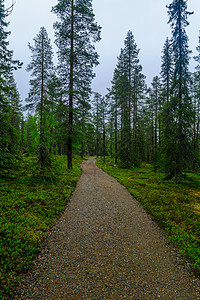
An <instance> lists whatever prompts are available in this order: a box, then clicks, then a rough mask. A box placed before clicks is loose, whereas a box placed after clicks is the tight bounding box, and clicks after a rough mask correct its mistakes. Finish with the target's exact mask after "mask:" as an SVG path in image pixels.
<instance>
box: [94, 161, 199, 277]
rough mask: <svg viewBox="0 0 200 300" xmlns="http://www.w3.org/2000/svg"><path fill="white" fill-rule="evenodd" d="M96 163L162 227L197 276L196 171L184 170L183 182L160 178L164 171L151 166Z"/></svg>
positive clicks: (197, 217)
mask: <svg viewBox="0 0 200 300" xmlns="http://www.w3.org/2000/svg"><path fill="white" fill-rule="evenodd" d="M97 166H98V167H100V168H101V169H103V170H104V171H105V172H107V173H108V174H110V175H112V176H113V177H115V178H116V179H117V180H118V181H119V182H120V183H121V184H122V185H124V186H125V187H126V188H127V189H128V191H129V192H130V193H131V195H132V196H133V197H134V198H135V199H136V200H137V201H138V202H140V203H141V204H142V206H143V207H144V209H145V210H146V211H147V212H148V213H149V214H150V215H151V217H152V219H153V220H154V221H156V223H157V224H158V225H159V226H160V227H161V228H163V229H164V231H165V232H166V233H167V235H168V237H169V241H170V242H172V243H173V245H174V246H175V247H176V248H177V249H178V250H179V252H180V253H181V254H182V255H183V258H184V259H186V260H187V261H188V262H189V265H190V267H191V269H192V271H194V272H195V273H196V275H198V276H199V275H200V174H199V173H196V174H195V173H184V174H183V175H184V179H185V180H184V183H182V184H176V183H175V182H173V181H166V180H164V178H165V174H164V173H161V172H157V174H155V172H154V168H153V166H152V165H149V164H143V165H142V166H141V167H140V168H133V169H130V170H129V169H122V168H120V167H119V166H115V164H114V159H111V158H109V157H107V158H106V161H105V163H104V162H103V160H102V159H101V158H99V159H97Z"/></svg>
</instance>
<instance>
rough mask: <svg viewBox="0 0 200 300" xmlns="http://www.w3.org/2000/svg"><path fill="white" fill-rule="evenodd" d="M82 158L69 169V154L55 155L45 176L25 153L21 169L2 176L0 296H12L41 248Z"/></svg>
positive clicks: (74, 178)
mask: <svg viewBox="0 0 200 300" xmlns="http://www.w3.org/2000/svg"><path fill="white" fill-rule="evenodd" d="M81 161H82V160H81V159H80V158H75V159H74V160H73V169H72V170H67V158H66V157H65V156H61V157H58V156H56V157H54V158H52V168H51V172H50V174H49V175H48V178H46V179H45V180H44V179H43V178H41V176H40V175H39V173H38V171H37V170H36V169H35V163H36V158H35V157H23V158H22V160H21V162H20V163H19V167H18V168H17V170H15V171H12V172H11V173H10V174H8V176H6V177H5V176H4V178H0V299H10V298H11V296H12V294H13V291H14V289H15V285H16V283H17V282H18V281H19V280H20V275H19V274H20V273H22V272H25V271H26V270H27V268H28V267H29V266H30V264H31V262H32V261H33V259H34V257H35V255H36V254H37V253H38V251H39V250H40V246H41V243H42V241H43V240H44V239H45V237H46V235H47V232H48V230H49V229H50V227H51V226H52V225H53V224H54V223H55V221H56V219H57V218H58V217H59V215H60V214H61V213H62V212H63V211H64V209H65V207H66V204H67V202H68V201H69V199H70V197H71V195H72V192H73V190H74V189H75V186H76V183H77V180H78V178H79V177H80V175H81V169H80V163H81Z"/></svg>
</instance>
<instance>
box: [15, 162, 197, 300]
mask: <svg viewBox="0 0 200 300" xmlns="http://www.w3.org/2000/svg"><path fill="white" fill-rule="evenodd" d="M16 299H18V300H19V299H26V300H27V299H29V300H33V299H40V300H44V299H48V300H50V299H56V300H58V299H63V300H64V299H67V300H68V299H69V300H70V299H76V300H79V299H80V300H85V299H87V300H90V299H91V300H97V299H101V300H103V299H107V300H108V299H109V300H110V299H114V300H118V299H151V300H152V299H173V300H174V299H181V300H183V299H187V300H188V299H200V290H199V286H198V280H196V279H195V278H193V277H192V276H191V275H189V274H188V273H187V271H185V270H184V269H182V267H181V266H179V265H178V264H177V263H175V262H174V259H173V255H172V253H171V251H170V247H169V246H168V244H167V239H166V237H165V235H164V234H163V232H162V231H161V230H160V229H159V228H158V227H157V226H156V225H155V223H154V222H153V221H152V220H151V219H150V217H149V216H148V215H147V214H146V213H145V211H144V210H143V208H142V207H141V206H140V205H139V204H138V202H137V201H135V200H134V199H133V198H132V196H131V195H130V194H129V193H128V191H127V190H126V189H125V188H124V187H123V186H122V185H120V184H119V183H118V182H117V181H116V179H114V178H113V177H111V176H109V175H108V174H106V173H104V172H103V171H102V170H100V169H99V168H97V166H96V165H95V159H94V158H89V159H88V160H87V161H85V162H83V163H82V176H81V178H80V180H79V182H78V185H77V188H76V190H75V192H74V195H73V197H72V199H71V201H70V203H69V205H68V207H67V209H66V211H65V213H64V214H63V215H62V216H61V218H60V219H59V221H58V222H57V224H56V226H55V228H54V230H53V231H52V233H51V235H50V236H49V237H48V239H47V242H46V245H45V247H44V249H43V251H42V253H41V254H40V256H39V257H38V259H37V260H36V262H35V263H34V266H33V269H32V271H31V272H29V273H28V274H27V275H25V277H24V279H23V281H22V284H21V286H20V294H18V296H17V298H16Z"/></svg>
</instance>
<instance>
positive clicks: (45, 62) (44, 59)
mask: <svg viewBox="0 0 200 300" xmlns="http://www.w3.org/2000/svg"><path fill="white" fill-rule="evenodd" d="M28 46H29V49H30V50H31V52H32V61H31V62H30V63H29V64H28V66H27V71H31V72H32V73H31V75H32V77H33V78H32V79H31V80H30V86H31V88H30V92H29V94H28V98H27V99H26V102H27V103H28V104H27V105H26V108H27V109H29V110H36V112H37V114H38V115H39V120H40V143H39V149H38V154H39V164H40V167H41V170H42V172H43V173H44V168H45V167H47V165H48V149H47V147H46V143H45V127H46V126H45V124H46V123H45V122H46V112H47V111H48V108H49V106H50V103H49V93H48V87H49V82H50V79H51V76H52V73H53V61H52V58H53V52H52V46H51V42H50V39H49V37H48V34H47V31H46V29H45V28H44V27H42V28H41V29H40V31H39V33H38V34H37V36H36V37H35V38H34V45H33V46H31V45H30V43H29V45H28Z"/></svg>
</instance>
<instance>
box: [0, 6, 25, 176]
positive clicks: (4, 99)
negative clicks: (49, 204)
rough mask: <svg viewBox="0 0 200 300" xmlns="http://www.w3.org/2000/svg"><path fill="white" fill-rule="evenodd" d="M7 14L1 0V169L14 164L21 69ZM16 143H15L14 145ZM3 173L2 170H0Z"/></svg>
mask: <svg viewBox="0 0 200 300" xmlns="http://www.w3.org/2000/svg"><path fill="white" fill-rule="evenodd" d="M6 17H7V12H6V11H5V7H4V0H0V169H8V168H9V167H10V166H11V165H12V164H13V158H14V157H15V152H16V148H17V147H15V146H16V145H15V140H16V135H15V132H14V127H13V126H12V123H11V113H12V109H13V107H12V105H13V104H12V103H11V102H12V101H13V97H12V96H13V95H14V93H15V90H16V86H15V84H14V79H13V71H14V70H16V69H18V68H20V67H21V65H22V64H21V63H20V62H19V61H16V60H13V51H11V50H9V49H8V46H9V42H8V41H7V38H8V36H9V34H10V32H9V31H7V27H8V23H7V22H6ZM13 141H14V143H13ZM0 171H1V170H0Z"/></svg>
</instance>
